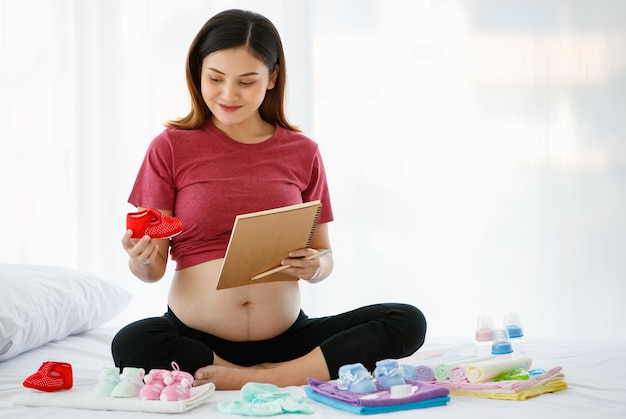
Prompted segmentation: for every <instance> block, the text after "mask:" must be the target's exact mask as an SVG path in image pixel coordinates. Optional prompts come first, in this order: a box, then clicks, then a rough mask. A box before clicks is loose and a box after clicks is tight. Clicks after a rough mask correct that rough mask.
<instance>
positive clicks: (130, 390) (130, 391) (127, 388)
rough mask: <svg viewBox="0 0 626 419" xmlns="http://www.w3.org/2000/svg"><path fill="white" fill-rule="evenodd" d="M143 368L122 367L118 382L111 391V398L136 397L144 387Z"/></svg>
mask: <svg viewBox="0 0 626 419" xmlns="http://www.w3.org/2000/svg"><path fill="white" fill-rule="evenodd" d="M144 375H145V372H144V369H143V368H135V367H124V369H123V370H122V373H121V374H120V382H119V384H118V385H116V386H115V388H114V389H113V391H111V396H112V397H137V396H139V392H140V391H141V389H142V388H143V386H144V383H143V376H144Z"/></svg>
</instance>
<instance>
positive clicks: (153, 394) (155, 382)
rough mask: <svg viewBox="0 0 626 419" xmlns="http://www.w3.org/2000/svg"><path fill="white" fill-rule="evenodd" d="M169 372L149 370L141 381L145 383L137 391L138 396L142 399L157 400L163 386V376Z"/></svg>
mask: <svg viewBox="0 0 626 419" xmlns="http://www.w3.org/2000/svg"><path fill="white" fill-rule="evenodd" d="M169 373H170V372H169V371H168V370H160V369H152V370H150V372H149V373H148V374H146V376H145V377H143V382H144V383H146V385H145V386H144V387H143V388H142V389H141V390H140V391H139V398H140V399H142V400H159V397H160V396H161V391H163V389H164V388H165V383H164V382H163V378H164V377H165V375H166V374H169Z"/></svg>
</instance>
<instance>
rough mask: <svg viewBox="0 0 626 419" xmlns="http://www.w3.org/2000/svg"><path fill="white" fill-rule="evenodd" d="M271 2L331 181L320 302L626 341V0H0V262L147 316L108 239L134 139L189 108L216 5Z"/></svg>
mask: <svg viewBox="0 0 626 419" xmlns="http://www.w3.org/2000/svg"><path fill="white" fill-rule="evenodd" d="M230 7H238V8H246V9H253V10H256V11H258V12H260V13H262V14H265V15H266V16H268V17H269V18H270V19H272V20H273V21H274V22H275V23H276V25H277V27H278V28H279V30H280V31H281V34H282V36H283V40H284V43H285V48H286V53H287V62H288V79H289V91H288V93H289V95H288V113H289V116H290V119H291V120H292V121H293V122H295V123H297V124H299V125H300V126H301V127H302V128H304V130H305V132H306V133H307V134H308V135H310V136H311V137H313V138H314V139H315V140H317V141H318V142H319V144H320V147H321V148H322V152H323V154H324V157H325V162H326V166H327V170H328V173H329V177H330V186H331V192H332V196H333V203H334V208H335V216H336V221H335V222H334V223H333V225H332V226H331V235H332V236H331V238H332V240H333V248H334V253H335V258H336V270H335V273H334V274H333V276H332V277H331V278H330V279H329V280H327V281H326V282H324V283H321V284H317V285H315V286H306V285H305V286H303V293H304V299H303V303H304V308H305V310H306V311H307V312H308V313H309V314H311V315H318V314H329V313H333V312H336V311H338V310H345V309H350V308H353V307H355V306H357V305H363V304H366V303H370V302H376V301H389V300H394V301H405V302H409V303H412V304H415V305H417V306H419V307H421V308H422V309H423V310H424V312H425V313H426V315H427V318H428V319H429V327H430V332H431V333H433V334H438V335H441V334H455V335H459V334H461V335H466V336H467V337H468V339H471V336H472V333H473V328H474V322H475V319H476V317H477V316H479V315H481V314H492V315H493V316H494V319H495V320H496V321H497V322H499V321H501V318H502V316H503V313H504V312H506V311H517V312H518V313H519V314H520V316H521V318H522V322H523V324H524V326H525V329H526V334H527V336H528V337H532V336H546V335H551V334H554V335H555V336H577V335H583V336H596V337H598V336H599V337H608V336H611V335H617V336H620V337H622V338H625V337H626V326H625V325H624V322H623V319H624V318H626V308H624V305H623V304H622V300H623V296H624V295H626V281H625V278H626V216H625V214H626V138H624V133H625V132H626V118H625V116H626V24H625V22H626V3H624V2H623V1H621V0H599V1H594V2H587V1H583V0H578V1H574V0H572V1H558V0H541V1H539V0H533V1H528V0H524V1H522V0H477V1H473V2H467V1H463V0H442V1H437V2H433V1H421V0H415V1H411V0H386V1H382V0H370V1H365V0H339V1H335V0H311V1H289V0H273V1H263V2H258V1H227V0H223V1H211V2H208V1H202V0H195V1H193V0H182V1H167V0H131V1H128V0H107V1H97V0H65V1H61V0H0V177H1V179H2V183H1V184H2V189H0V193H1V196H2V205H0V220H2V232H3V240H2V246H1V253H0V261H1V262H3V263H39V264H53V265H62V266H69V267H76V268H80V269H86V270H90V271H93V272H97V273H100V274H102V275H103V276H105V277H107V278H108V279H109V280H111V281H113V282H115V283H118V284H120V285H122V286H124V287H126V288H127V289H129V290H131V291H132V292H133V293H135V295H136V298H135V300H134V301H133V303H132V307H131V308H129V310H127V312H126V313H125V315H124V321H126V320H129V319H131V318H134V317H139V316H146V315H154V314H160V313H161V312H162V311H163V310H164V308H165V296H166V293H167V286H168V280H167V278H166V279H164V280H163V281H161V283H159V284H152V285H146V284H143V283H141V282H140V281H138V280H136V279H134V278H133V277H132V276H131V275H130V274H129V273H128V270H127V268H126V255H125V253H124V252H123V250H122V249H121V246H120V245H119V238H120V237H121V235H122V234H123V230H124V222H125V221H124V220H125V218H124V217H125V214H126V212H128V211H130V210H132V208H131V207H130V206H129V205H128V204H127V203H126V199H127V196H128V193H129V191H130V188H131V186H132V182H133V181H134V176H135V174H136V171H137V168H138V166H139V163H140V161H141V159H142V158H143V153H144V151H145V149H146V146H147V144H148V142H149V141H150V140H151V139H152V138H153V137H154V136H155V135H156V134H158V132H160V131H161V130H162V128H163V122H165V121H166V120H167V119H170V118H174V117H178V116H181V115H184V114H186V112H187V111H188V103H189V100H188V97H187V93H186V85H185V80H184V61H185V56H186V52H187V48H188V45H189V43H190V42H191V39H192V38H193V36H194V35H195V33H196V32H197V30H198V29H199V28H200V26H201V25H202V24H203V23H204V22H205V21H206V20H207V19H208V18H209V17H210V16H212V15H213V14H214V13H216V12H218V11H220V10H223V9H225V8H230Z"/></svg>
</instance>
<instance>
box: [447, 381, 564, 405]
mask: <svg viewBox="0 0 626 419" xmlns="http://www.w3.org/2000/svg"><path fill="white" fill-rule="evenodd" d="M565 389H567V383H566V382H565V381H563V379H557V380H554V381H548V382H546V383H543V384H540V385H537V386H533V387H528V388H525V389H523V390H520V391H512V392H502V391H472V390H462V389H450V394H453V395H458V396H474V397H483V398H486V399H499V400H526V399H529V398H531V397H535V396H539V395H541V394H545V393H554V392H557V391H561V390H565Z"/></svg>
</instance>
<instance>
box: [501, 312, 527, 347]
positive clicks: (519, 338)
mask: <svg viewBox="0 0 626 419" xmlns="http://www.w3.org/2000/svg"><path fill="white" fill-rule="evenodd" d="M504 327H505V329H506V330H507V332H508V333H509V338H510V339H511V345H512V346H513V353H514V354H515V355H525V354H526V343H525V342H524V329H522V323H521V322H520V318H519V316H518V315H517V313H513V312H509V313H506V314H505V315H504Z"/></svg>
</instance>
